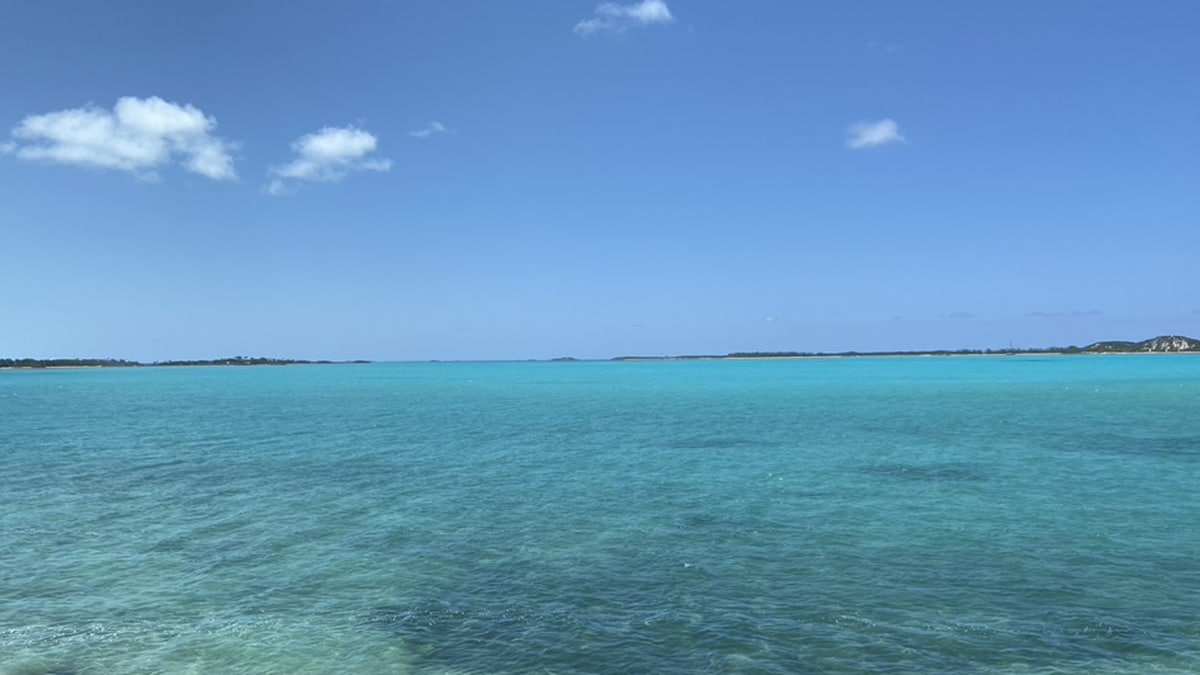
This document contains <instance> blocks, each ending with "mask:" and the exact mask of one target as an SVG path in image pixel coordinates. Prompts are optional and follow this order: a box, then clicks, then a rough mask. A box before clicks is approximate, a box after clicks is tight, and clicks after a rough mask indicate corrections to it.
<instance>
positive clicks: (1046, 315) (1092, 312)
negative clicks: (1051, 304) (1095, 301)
mask: <svg viewBox="0 0 1200 675" xmlns="http://www.w3.org/2000/svg"><path fill="white" fill-rule="evenodd" d="M1101 314H1103V312H1101V311H1100V310H1098V309H1089V310H1088V311H1086V312H1083V311H1079V310H1072V311H1069V312H1065V311H1061V310H1060V311H1054V312H1027V313H1026V314H1025V316H1030V317H1035V318H1038V319H1061V318H1064V317H1081V316H1100V315H1101Z"/></svg>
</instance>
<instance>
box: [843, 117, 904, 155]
mask: <svg viewBox="0 0 1200 675" xmlns="http://www.w3.org/2000/svg"><path fill="white" fill-rule="evenodd" d="M846 134H847V137H846V147H848V148H850V149H851V150H866V149H869V148H878V147H879V146H881V145H887V144H888V143H903V142H904V140H905V139H904V136H902V135H901V134H900V126H899V125H897V124H896V123H895V122H894V121H892V120H879V121H878V122H859V123H858V124H855V125H854V126H852V127H850V128H849V129H848V130H847V131H846Z"/></svg>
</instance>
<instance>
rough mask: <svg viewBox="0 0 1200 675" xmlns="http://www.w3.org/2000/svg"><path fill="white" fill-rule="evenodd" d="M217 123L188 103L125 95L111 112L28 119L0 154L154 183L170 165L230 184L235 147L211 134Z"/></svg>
mask: <svg viewBox="0 0 1200 675" xmlns="http://www.w3.org/2000/svg"><path fill="white" fill-rule="evenodd" d="M216 127H217V121H216V120H215V119H213V118H212V117H209V116H207V115H205V114H204V113H203V112H202V111H201V110H200V109H199V108H196V107H195V106H193V105H191V104H187V105H179V104H178V103H171V102H168V101H164V100H162V99H161V98H159V97H157V96H151V97H150V98H137V97H134V96H126V97H124V98H121V99H120V100H118V101H117V104H116V105H115V106H113V109H112V110H111V111H108V110H103V109H101V108H98V107H96V106H93V105H87V106H84V107H82V108H72V109H69V110H60V111H58V112H51V113H46V114H44V115H30V116H28V117H26V118H25V119H23V120H21V123H20V124H18V125H17V126H16V127H15V128H14V129H13V131H12V136H13V138H14V139H15V142H12V143H6V144H4V146H3V147H2V148H0V150H3V151H4V152H5V153H6V154H15V155H16V156H17V157H20V158H22V159H28V160H34V161H46V162H53V163H55V164H72V165H76V166H90V167H97V168H101V169H116V170H119V171H129V172H131V173H134V174H137V175H138V176H140V177H142V178H147V179H155V178H157V174H156V173H155V169H156V168H158V167H161V166H163V165H165V164H169V163H171V162H173V161H179V162H181V163H182V164H183V166H184V168H186V169H187V170H189V171H193V172H195V173H198V174H200V175H202V176H207V177H208V178H212V179H213V180H233V179H235V178H237V172H236V171H235V170H234V168H233V156H232V154H231V153H232V152H233V150H234V149H235V148H236V145H235V144H234V143H231V142H229V141H226V140H223V139H220V138H217V137H216V136H213V135H212V132H213V130H214V129H216Z"/></svg>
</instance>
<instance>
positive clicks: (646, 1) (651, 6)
mask: <svg viewBox="0 0 1200 675" xmlns="http://www.w3.org/2000/svg"><path fill="white" fill-rule="evenodd" d="M674 21H675V17H674V16H673V15H672V14H671V10H670V9H669V8H668V7H667V3H666V2H664V0H642V1H641V2H638V3H634V4H629V5H620V4H617V3H615V2H606V3H604V4H602V5H598V6H597V7H596V9H595V11H594V12H593V16H592V17H591V18H590V19H583V20H581V21H580V22H579V23H577V24H575V28H574V29H573V30H574V32H575V34H576V35H580V36H583V37H587V36H589V35H593V34H596V33H624V32H625V31H627V30H629V29H630V28H642V27H645V26H650V25H654V24H669V23H673V22H674Z"/></svg>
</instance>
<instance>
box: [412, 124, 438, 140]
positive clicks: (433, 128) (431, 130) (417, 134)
mask: <svg viewBox="0 0 1200 675" xmlns="http://www.w3.org/2000/svg"><path fill="white" fill-rule="evenodd" d="M446 131H447V129H446V125H444V124H442V123H441V122H430V123H429V124H426V125H425V126H424V127H423V128H421V129H417V130H416V131H410V132H408V135H409V136H412V137H413V138H420V139H426V138H429V137H430V136H433V135H434V134H444V133H446Z"/></svg>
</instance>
